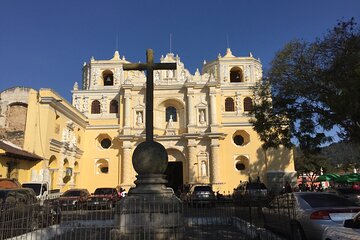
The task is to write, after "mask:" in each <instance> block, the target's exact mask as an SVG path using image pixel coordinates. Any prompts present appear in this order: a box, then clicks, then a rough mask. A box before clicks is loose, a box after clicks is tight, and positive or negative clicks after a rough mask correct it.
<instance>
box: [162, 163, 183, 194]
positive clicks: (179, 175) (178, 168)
mask: <svg viewBox="0 0 360 240" xmlns="http://www.w3.org/2000/svg"><path fill="white" fill-rule="evenodd" d="M165 175H166V180H167V181H168V183H167V184H166V186H167V187H171V188H172V189H173V190H174V192H175V193H176V192H177V190H178V189H181V187H182V185H183V164H182V162H169V163H168V166H167V168H166V171H165Z"/></svg>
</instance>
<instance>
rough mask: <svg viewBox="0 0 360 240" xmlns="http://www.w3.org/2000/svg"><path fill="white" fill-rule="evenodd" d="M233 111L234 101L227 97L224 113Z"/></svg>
mask: <svg viewBox="0 0 360 240" xmlns="http://www.w3.org/2000/svg"><path fill="white" fill-rule="evenodd" d="M233 111H235V107H234V99H232V98H230V97H228V98H226V99H225V112H233Z"/></svg>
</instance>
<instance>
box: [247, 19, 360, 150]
mask: <svg viewBox="0 0 360 240" xmlns="http://www.w3.org/2000/svg"><path fill="white" fill-rule="evenodd" d="M355 26H356V23H355V21H354V19H351V20H349V21H341V22H339V23H338V24H337V25H336V26H335V27H334V28H333V29H332V30H329V31H328V33H327V34H325V35H324V36H323V38H321V39H317V40H315V41H314V42H306V41H302V40H294V41H291V42H289V43H288V44H286V45H285V46H284V48H283V49H282V50H281V51H279V52H278V53H277V54H276V56H275V58H274V59H273V61H272V62H271V67H270V70H269V72H268V75H267V78H266V79H265V80H264V81H263V82H262V83H260V84H258V85H257V86H256V87H255V88H254V96H257V97H256V98H255V101H254V108H253V111H252V114H253V116H254V117H253V119H252V123H253V124H254V129H255V130H256V131H257V132H258V133H259V135H260V138H261V140H262V141H263V143H264V144H263V149H267V148H269V147H277V146H279V145H280V144H283V145H285V146H290V145H291V141H293V142H295V143H296V144H297V145H299V147H300V148H301V150H302V152H303V153H304V155H305V157H310V156H314V155H316V154H318V153H319V151H320V146H321V145H322V144H324V143H329V142H331V141H333V140H334V139H332V138H331V137H329V136H327V133H328V132H329V131H331V130H334V129H338V135H339V136H340V137H341V138H342V139H344V140H350V141H353V142H360V124H359V119H360V31H359V29H358V28H356V27H355ZM270 86H271V88H270Z"/></svg>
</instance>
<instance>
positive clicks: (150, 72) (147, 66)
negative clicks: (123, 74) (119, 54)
mask: <svg viewBox="0 0 360 240" xmlns="http://www.w3.org/2000/svg"><path fill="white" fill-rule="evenodd" d="M123 69H124V70H125V71H126V70H139V71H144V70H146V116H145V132H146V141H153V140H154V125H153V122H154V107H153V105H154V70H175V69H176V63H154V51H153V50H152V49H147V50H146V63H128V64H124V65H123Z"/></svg>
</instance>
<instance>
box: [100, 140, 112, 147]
mask: <svg viewBox="0 0 360 240" xmlns="http://www.w3.org/2000/svg"><path fill="white" fill-rule="evenodd" d="M100 144H101V147H102V148H105V149H108V148H109V147H110V146H111V140H110V139H108V138H105V139H103V140H101V142H100Z"/></svg>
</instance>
